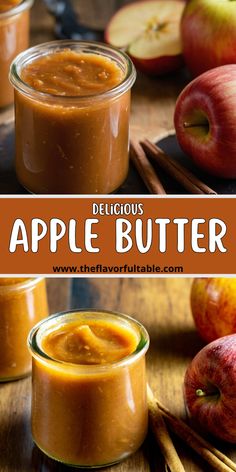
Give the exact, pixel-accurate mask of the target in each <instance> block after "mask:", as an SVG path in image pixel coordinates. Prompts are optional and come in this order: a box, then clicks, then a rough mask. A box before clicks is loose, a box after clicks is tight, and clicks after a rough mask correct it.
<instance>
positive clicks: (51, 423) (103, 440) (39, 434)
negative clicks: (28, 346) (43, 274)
mask: <svg viewBox="0 0 236 472" xmlns="http://www.w3.org/2000/svg"><path fill="white" fill-rule="evenodd" d="M75 315H76V316H73V318H72V319H71V318H69V319H68V321H67V323H66V322H65V321H64V320H63V318H62V319H61V320H60V319H58V325H57V327H55V325H54V326H51V327H48V329H45V331H44V332H42V333H41V334H40V332H39V343H38V345H39V347H40V349H41V350H43V351H44V352H45V353H46V354H48V355H49V356H50V358H49V359H46V358H42V357H41V356H39V357H38V356H37V355H34V356H33V395H32V434H33V438H34V441H35V442H36V444H37V445H38V446H39V447H40V448H41V449H42V450H43V451H44V452H46V454H48V455H49V456H50V457H52V458H54V459H57V460H59V461H61V462H64V463H66V464H70V465H77V466H80V467H83V466H98V465H99V466H102V465H107V464H110V463H113V462H116V461H119V460H120V459H124V458H125V457H126V456H127V455H129V454H131V453H132V452H134V451H136V450H137V449H138V448H139V446H140V445H141V443H142V441H143V440H144V438H145V435H146V431H147V420H148V410H147V401H146V374H145V356H144V355H141V356H140V355H137V356H136V355H134V356H132V357H130V358H129V361H127V362H124V363H122V362H121V363H114V362H113V361H114V360H119V359H122V358H123V357H124V356H127V355H128V354H131V353H132V352H134V351H136V348H137V344H138V343H139V341H140V333H139V330H138V329H137V330H136V328H135V326H134V325H133V323H129V322H127V323H126V322H125V323H124V322H123V321H122V320H121V319H120V318H119V316H118V317H116V316H113V315H112V314H111V315H110V314H108V315H107V314H106V313H104V316H103V314H102V313H99V312H98V313H97V315H96V314H94V315H93V314H92V313H91V315H90V313H89V312H86V313H83V312H82V313H77V314H75ZM69 316H70V315H69ZM59 323H60V324H59ZM52 357H54V360H52ZM55 358H56V359H55ZM57 359H59V360H63V361H65V362H59V361H56V360H57ZM125 359H127V358H125ZM83 364H84V365H83ZM87 364H91V365H87ZM93 364H94V365H93Z"/></svg>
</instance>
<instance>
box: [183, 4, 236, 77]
mask: <svg viewBox="0 0 236 472" xmlns="http://www.w3.org/2000/svg"><path fill="white" fill-rule="evenodd" d="M181 39H182V47H183V54H184V58H185V62H186V64H187V66H188V68H189V70H190V71H191V73H192V75H193V76H197V75H199V74H201V73H202V72H205V71H206V70H209V69H213V68H214V67H218V66H221V65H224V64H235V63H236V46H235V45H236V2H235V1H232V0H190V1H189V2H188V3H187V4H186V8H185V10H184V13H183V17H182V21H181Z"/></svg>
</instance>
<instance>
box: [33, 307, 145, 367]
mask: <svg viewBox="0 0 236 472" xmlns="http://www.w3.org/2000/svg"><path fill="white" fill-rule="evenodd" d="M76 314H85V315H86V314H92V315H96V314H99V315H105V316H106V315H110V316H117V317H118V320H119V319H120V320H122V321H123V322H127V323H129V324H130V325H131V326H132V325H133V326H134V327H135V328H137V329H138V331H139V333H140V340H139V343H138V345H137V347H136V349H135V351H134V352H132V353H131V354H129V355H127V356H125V357H123V358H122V359H120V360H118V361H114V362H110V363H107V364H92V365H88V364H76V363H72V362H66V361H62V360H58V359H55V358H53V357H51V356H49V355H48V354H47V353H46V352H45V351H44V350H43V349H42V348H41V347H40V346H39V342H38V341H39V340H38V338H39V336H40V334H42V333H40V330H41V331H43V328H44V329H45V331H46V330H47V325H50V324H52V322H53V321H55V320H57V319H58V318H61V317H62V318H64V319H65V318H66V317H71V316H73V315H76ZM45 325H46V326H45ZM149 343H150V338H149V334H148V332H147V330H146V328H145V327H144V326H143V325H142V323H140V322H139V321H138V320H136V319H134V318H132V317H131V316H129V315H125V314H123V313H120V312H117V311H113V310H104V309H94V308H91V309H90V308H80V309H74V310H66V311H61V312H59V313H54V314H53V315H51V316H49V317H47V318H44V319H43V320H41V321H40V322H39V323H37V324H36V325H35V326H34V327H33V328H32V329H31V331H30V333H29V335H28V340H27V344H28V348H29V350H30V352H31V355H32V356H33V357H35V358H36V359H40V360H41V361H44V362H46V363H47V362H50V364H52V365H54V367H59V368H63V367H64V368H67V369H69V368H72V369H73V372H78V373H82V374H85V375H86V374H89V375H91V374H93V373H94V374H96V373H101V372H106V371H107V370H111V369H112V370H113V369H115V368H118V367H124V366H126V365H129V364H131V363H132V362H133V361H134V360H136V359H138V358H139V357H141V356H142V355H144V354H145V353H146V351H147V350H148V347H149Z"/></svg>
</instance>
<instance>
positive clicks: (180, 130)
mask: <svg viewBox="0 0 236 472" xmlns="http://www.w3.org/2000/svg"><path fill="white" fill-rule="evenodd" d="M235 7H236V2H235ZM235 31H236V30H235ZM235 46H236V43H235ZM174 122H175V129H176V135H177V139H178V142H179V144H180V146H181V148H182V149H183V151H184V152H185V153H186V154H187V155H189V156H190V157H191V158H192V159H193V161H194V162H195V163H196V164H197V165H198V166H199V167H200V168H202V169H203V170H205V171H207V172H208V173H209V174H212V175H215V176H218V177H222V178H235V177H236V64H230V65H226V66H222V67H216V68H215V69H212V70H209V71H207V72H205V73H204V74H201V75H200V76H199V77H197V78H196V79H195V80H193V81H192V82H190V84H188V85H187V87H185V88H184V90H183V91H182V92H181V94H180V95H179V97H178V100H177V103H176V108H175V115H174Z"/></svg>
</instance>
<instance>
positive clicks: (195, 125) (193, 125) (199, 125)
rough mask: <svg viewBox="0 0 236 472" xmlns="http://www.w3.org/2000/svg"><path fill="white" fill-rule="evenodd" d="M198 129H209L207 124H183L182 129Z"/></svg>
mask: <svg viewBox="0 0 236 472" xmlns="http://www.w3.org/2000/svg"><path fill="white" fill-rule="evenodd" d="M199 127H201V128H202V127H205V128H209V124H207V123H187V122H185V123H184V128H199Z"/></svg>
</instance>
